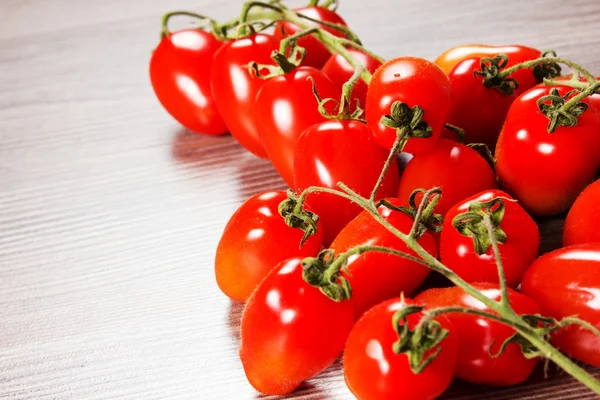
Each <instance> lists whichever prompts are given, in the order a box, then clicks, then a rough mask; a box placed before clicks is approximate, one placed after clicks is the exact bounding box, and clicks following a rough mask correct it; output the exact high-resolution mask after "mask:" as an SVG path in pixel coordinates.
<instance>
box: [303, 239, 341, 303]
mask: <svg viewBox="0 0 600 400" xmlns="http://www.w3.org/2000/svg"><path fill="white" fill-rule="evenodd" d="M345 254H346V253H344V254H342V255H340V256H338V257H335V254H334V252H333V250H330V249H325V250H323V251H321V252H320V253H319V255H318V256H317V257H307V258H305V259H304V260H302V279H304V281H305V282H306V283H308V284H309V285H311V286H315V287H318V288H319V289H320V290H321V292H322V293H323V294H324V295H325V296H327V297H329V298H330V299H331V300H333V301H336V302H339V301H343V300H348V299H350V298H351V297H352V289H351V287H350V282H348V280H347V279H346V278H345V277H343V276H341V275H340V271H341V269H342V268H345V267H346V264H347V261H348V256H346V255H345Z"/></svg>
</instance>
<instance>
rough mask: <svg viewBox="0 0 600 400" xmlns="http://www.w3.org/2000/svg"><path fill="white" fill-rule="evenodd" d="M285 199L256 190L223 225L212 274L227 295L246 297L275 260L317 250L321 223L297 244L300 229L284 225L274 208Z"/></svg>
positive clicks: (278, 193)
mask: <svg viewBox="0 0 600 400" xmlns="http://www.w3.org/2000/svg"><path fill="white" fill-rule="evenodd" d="M285 199H287V195H286V193H285V192H282V191H267V192H262V193H259V194H257V195H255V196H253V197H251V198H250V199H248V200H247V201H246V202H245V203H244V204H242V206H241V207H240V208H238V210H237V211H236V212H235V213H234V214H233V215H232V216H231V218H230V219H229V222H228V223H227V225H226V226H225V230H224V231H223V236H221V240H220V241H219V245H218V246H217V255H216V257H215V274H216V277H217V284H218V285H219V288H220V289H221V291H222V292H223V293H225V294H226V295H227V296H229V297H230V298H232V299H234V300H237V301H246V299H248V297H249V296H250V294H251V293H252V291H253V290H254V289H255V288H256V287H257V286H258V284H259V283H260V281H262V280H263V278H264V277H265V276H266V275H267V274H268V273H269V271H271V269H273V268H274V267H275V266H276V265H277V264H278V263H279V262H281V261H283V260H286V259H288V258H290V257H313V256H316V255H317V254H318V253H319V250H320V249H321V241H322V233H321V225H320V224H318V228H317V232H316V233H315V234H314V235H312V236H310V237H309V238H308V239H307V240H306V242H305V243H304V245H303V246H302V247H300V240H301V239H302V235H303V233H302V231H301V230H299V229H294V228H291V227H289V226H287V225H286V224H285V221H284V220H283V217H281V215H279V212H278V206H279V203H281V202H282V201H283V200H285ZM306 208H307V209H308V210H310V207H309V206H307V207H306Z"/></svg>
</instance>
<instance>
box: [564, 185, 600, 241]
mask: <svg viewBox="0 0 600 400" xmlns="http://www.w3.org/2000/svg"><path fill="white" fill-rule="evenodd" d="M598 204H600V180H597V181H596V182H594V183H592V184H591V185H590V186H588V187H587V188H586V189H585V190H584V191H583V192H582V193H581V194H580V195H579V197H578V198H577V200H575V203H573V206H572V207H571V209H570V210H569V214H567V219H566V220H565V230H564V232H563V245H564V246H570V245H572V244H580V243H600V230H599V229H598V227H600V215H598V212H597V207H598Z"/></svg>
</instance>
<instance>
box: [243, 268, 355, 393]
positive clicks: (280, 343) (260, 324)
mask: <svg viewBox="0 0 600 400" xmlns="http://www.w3.org/2000/svg"><path fill="white" fill-rule="evenodd" d="M301 263H302V259H300V258H291V259H289V260H287V261H283V262H281V263H280V264H279V265H278V266H277V267H275V269H274V270H273V271H271V272H270V273H269V275H267V277H266V278H265V279H264V280H263V281H262V282H261V283H260V285H259V286H258V287H257V288H256V290H255V291H254V292H253V293H252V296H250V298H249V299H248V303H247V304H246V308H245V309H244V313H243V314H242V325H241V344H240V358H241V360H242V364H243V366H244V371H245V372H246V376H247V378H248V381H249V382H250V383H251V384H252V386H254V388H255V389H256V390H258V391H259V392H261V393H266V394H272V395H282V394H286V393H289V392H291V391H293V390H294V389H295V388H297V387H298V386H299V385H300V383H302V381H304V380H306V379H309V378H311V377H313V376H314V375H316V374H318V373H319V372H321V371H323V370H324V369H325V368H327V367H328V366H329V365H331V363H333V361H335V359H336V358H337V357H338V356H339V355H340V353H341V352H342V350H343V348H344V342H345V341H346V338H347V337H348V334H349V333H350V330H351V329H352V325H353V323H354V315H353V313H352V304H351V303H350V302H349V301H347V300H343V301H340V302H335V301H333V300H331V299H329V298H328V297H327V296H325V295H324V294H323V293H321V291H320V290H319V289H318V288H316V287H313V286H310V285H309V284H308V283H306V282H305V281H304V280H303V279H302V264H301Z"/></svg>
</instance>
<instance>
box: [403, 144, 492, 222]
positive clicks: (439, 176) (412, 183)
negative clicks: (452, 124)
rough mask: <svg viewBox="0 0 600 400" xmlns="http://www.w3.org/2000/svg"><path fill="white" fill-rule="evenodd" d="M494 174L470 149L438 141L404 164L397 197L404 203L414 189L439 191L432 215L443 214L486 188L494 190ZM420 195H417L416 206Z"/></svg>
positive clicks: (482, 159) (461, 145)
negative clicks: (427, 150)
mask: <svg viewBox="0 0 600 400" xmlns="http://www.w3.org/2000/svg"><path fill="white" fill-rule="evenodd" d="M496 186H497V185H496V177H495V176H494V171H492V168H491V167H490V166H489V164H488V163H487V162H486V161H485V159H484V158H483V157H482V156H480V155H479V153H477V152H476V151H475V150H473V149H472V148H470V147H468V146H465V145H463V144H460V143H456V142H454V141H452V140H449V139H439V140H438V142H437V144H436V146H435V147H434V148H433V150H431V151H430V152H427V153H424V154H417V155H416V156H414V157H413V158H412V159H411V160H410V161H409V162H408V164H407V165H406V168H405V169H404V173H403V174H402V178H401V179H400V188H399V190H398V198H399V199H401V200H402V201H407V199H408V197H409V196H410V194H411V193H412V192H413V191H414V190H416V189H425V190H429V189H432V188H434V187H441V188H442V196H441V198H440V201H439V203H438V204H437V206H436V208H435V212H436V213H439V214H445V213H446V212H447V211H448V210H449V209H450V207H452V206H453V205H454V204H456V203H458V202H459V201H461V200H463V199H465V198H467V197H469V196H472V195H474V194H475V193H479V192H481V191H483V190H486V189H495V188H496ZM421 197H422V195H421V194H419V195H417V204H418V202H420V201H421V200H420V199H421Z"/></svg>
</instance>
